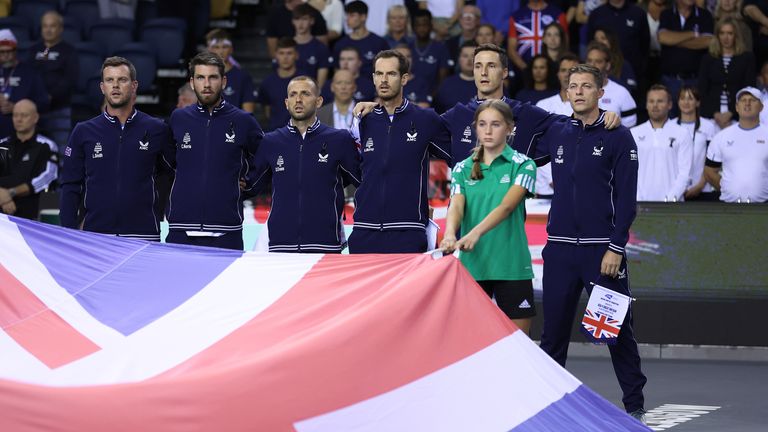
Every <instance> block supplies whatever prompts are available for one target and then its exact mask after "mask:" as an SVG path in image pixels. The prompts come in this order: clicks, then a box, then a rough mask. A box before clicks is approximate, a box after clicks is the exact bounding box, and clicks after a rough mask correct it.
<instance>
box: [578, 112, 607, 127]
mask: <svg viewBox="0 0 768 432" xmlns="http://www.w3.org/2000/svg"><path fill="white" fill-rule="evenodd" d="M571 124H572V125H574V126H578V127H582V125H583V123H582V122H581V120H578V119H576V118H574V117H573V114H571ZM603 125H605V110H600V115H599V116H597V120H595V122H594V123H592V124H588V125H586V126H584V128H585V129H592V128H595V127H598V126H603Z"/></svg>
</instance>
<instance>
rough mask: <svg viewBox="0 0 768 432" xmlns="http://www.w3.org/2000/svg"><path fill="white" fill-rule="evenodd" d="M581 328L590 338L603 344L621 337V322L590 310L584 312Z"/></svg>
mask: <svg viewBox="0 0 768 432" xmlns="http://www.w3.org/2000/svg"><path fill="white" fill-rule="evenodd" d="M581 326H582V328H583V330H585V331H586V332H587V333H588V334H589V335H590V336H592V337H593V338H595V339H597V340H598V341H601V342H604V341H606V340H609V339H613V338H617V337H619V331H621V322H619V321H617V320H615V319H611V318H609V317H608V316H606V315H604V314H601V313H599V312H592V311H591V310H589V308H587V310H586V311H585V312H584V318H583V319H582V320H581Z"/></svg>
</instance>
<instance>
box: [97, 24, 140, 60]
mask: <svg viewBox="0 0 768 432" xmlns="http://www.w3.org/2000/svg"><path fill="white" fill-rule="evenodd" d="M87 33H88V40H90V41H92V42H96V43H99V44H101V46H103V47H104V52H105V53H107V54H108V55H112V53H114V52H115V51H116V50H118V49H119V48H120V47H122V46H123V45H125V44H127V43H129V42H132V41H133V21H130V20H122V19H105V20H99V21H97V22H95V23H94V24H92V25H91V27H90V28H89V29H88V32H87Z"/></svg>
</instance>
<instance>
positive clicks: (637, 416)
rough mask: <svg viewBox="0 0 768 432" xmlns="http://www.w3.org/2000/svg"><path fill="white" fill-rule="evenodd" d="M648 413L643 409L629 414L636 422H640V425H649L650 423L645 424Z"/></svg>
mask: <svg viewBox="0 0 768 432" xmlns="http://www.w3.org/2000/svg"><path fill="white" fill-rule="evenodd" d="M646 412H648V411H646V410H644V409H643V408H640V409H637V410H634V411H632V412H631V413H628V414H629V415H631V416H632V417H633V418H634V419H635V420H637V421H639V422H640V423H642V424H644V425H647V424H648V423H646V422H645V413H646Z"/></svg>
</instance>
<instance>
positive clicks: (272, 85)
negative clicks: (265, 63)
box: [198, 37, 301, 131]
mask: <svg viewBox="0 0 768 432" xmlns="http://www.w3.org/2000/svg"><path fill="white" fill-rule="evenodd" d="M298 56H299V54H298V52H297V51H296V41H295V40H293V38H290V37H285V38H282V39H280V41H278V43H277V51H276V53H275V60H277V70H275V71H274V72H272V73H271V74H269V75H267V77H266V78H264V80H263V81H262V82H261V86H260V87H259V93H258V94H259V97H258V101H259V103H260V104H261V105H262V107H263V108H264V114H265V115H266V116H267V118H268V119H269V123H268V126H267V130H268V131H271V130H275V129H277V128H279V127H282V126H285V125H286V124H287V123H288V120H289V119H290V115H289V114H288V109H287V108H286V107H285V92H286V91H287V88H288V83H289V82H290V81H291V80H292V79H293V78H295V77H297V76H299V75H301V73H300V72H299V70H298V68H297V67H296V61H297V60H298ZM199 97H200V96H199V95H198V98H199Z"/></svg>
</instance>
